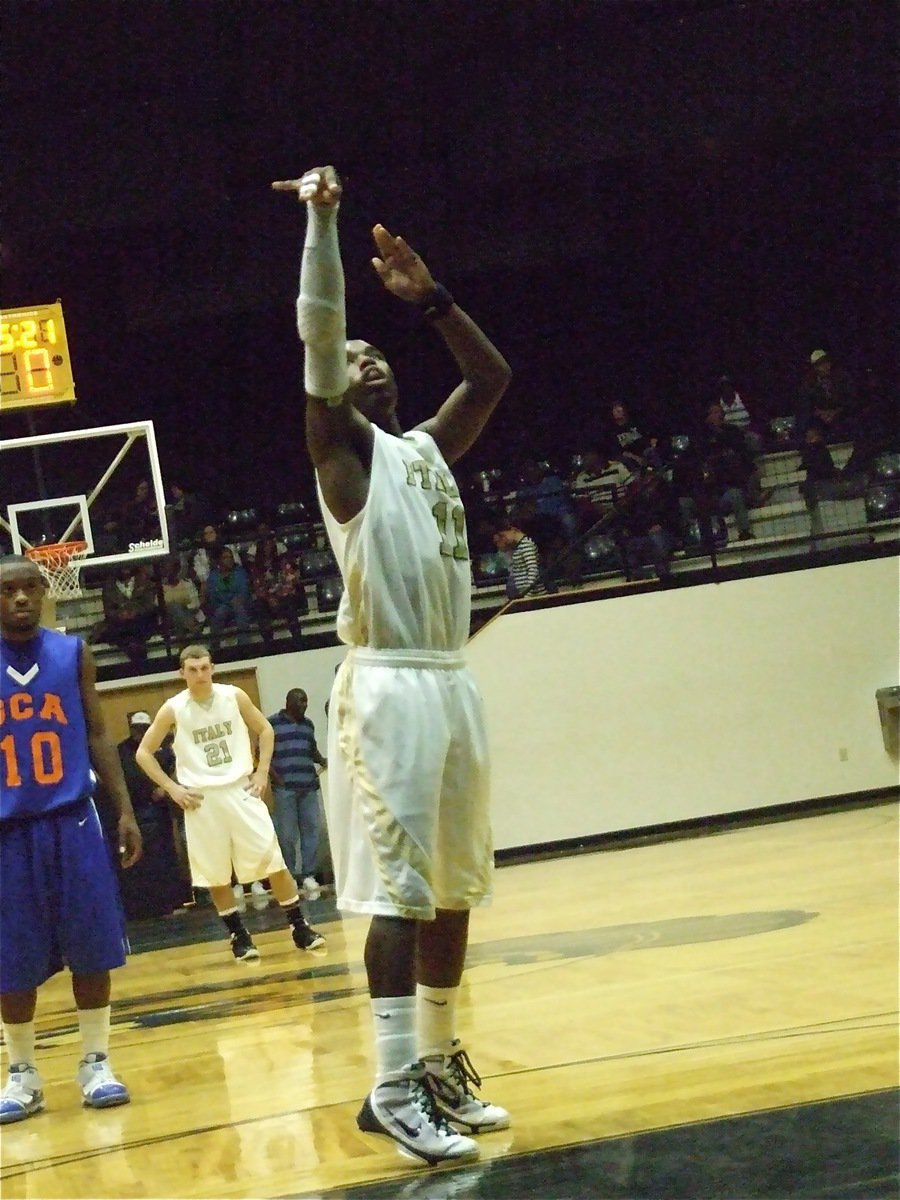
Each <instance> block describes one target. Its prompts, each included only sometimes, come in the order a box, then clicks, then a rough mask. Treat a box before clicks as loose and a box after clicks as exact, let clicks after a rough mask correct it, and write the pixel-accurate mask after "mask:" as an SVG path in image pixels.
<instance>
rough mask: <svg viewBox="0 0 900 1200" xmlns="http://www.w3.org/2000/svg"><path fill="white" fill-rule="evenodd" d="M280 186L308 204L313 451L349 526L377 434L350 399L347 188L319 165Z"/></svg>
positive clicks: (307, 366) (305, 328) (300, 317)
mask: <svg viewBox="0 0 900 1200" xmlns="http://www.w3.org/2000/svg"><path fill="white" fill-rule="evenodd" d="M272 187H273V188H274V189H275V191H281V192H294V193H296V195H297V198H298V200H299V201H300V203H301V204H304V205H305V206H306V240H305V242H304V245H303V262H302V265H301V268H300V294H299V295H298V297H297V331H298V333H299V334H300V340H301V341H302V342H303V346H304V350H305V355H304V365H303V375H304V387H305V391H306V446H307V450H308V452H309V456H310V458H311V459H312V463H313V466H314V467H315V468H316V471H317V473H318V476H319V482H320V484H321V486H322V491H323V493H324V495H325V500H326V503H327V504H328V507H329V508H330V509H331V511H332V512H333V513H334V515H335V516H336V517H337V519H338V520H339V521H347V520H349V519H350V517H352V516H353V515H354V514H355V513H357V512H358V511H359V510H360V509H361V508H362V506H363V505H364V504H365V502H366V496H367V495H368V490H369V474H368V467H369V463H370V462H371V457H372V443H373V440H374V434H373V432H372V428H371V426H370V424H369V422H368V421H367V420H366V418H365V417H364V416H363V415H362V413H360V412H359V410H358V409H357V408H356V407H355V406H354V405H353V403H352V401H351V397H350V396H349V395H348V387H349V374H348V370H347V321H346V312H345V303H344V269H343V266H342V264H341V253H340V246H339V244H338V233H337V216H338V207H339V204H340V198H341V190H342V189H341V184H340V180H339V179H338V176H337V172H336V171H335V169H334V167H316V168H315V169H313V170H311V171H307V172H306V174H305V175H303V176H301V178H300V179H283V180H279V181H277V182H275V183H273V184H272Z"/></svg>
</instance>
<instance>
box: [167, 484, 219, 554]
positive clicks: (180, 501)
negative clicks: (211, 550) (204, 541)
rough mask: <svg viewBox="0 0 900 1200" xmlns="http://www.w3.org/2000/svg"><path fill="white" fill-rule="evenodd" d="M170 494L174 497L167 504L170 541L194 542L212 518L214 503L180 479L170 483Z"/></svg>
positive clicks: (175, 543) (174, 544) (178, 542)
mask: <svg viewBox="0 0 900 1200" xmlns="http://www.w3.org/2000/svg"><path fill="white" fill-rule="evenodd" d="M169 494H170V495H171V497H172V500H171V503H169V504H167V505H166V517H167V519H168V521H169V543H170V545H173V546H182V543H188V542H189V543H191V544H193V542H194V540H195V539H196V537H197V535H198V534H199V533H200V530H201V529H202V528H203V527H204V525H207V524H209V522H210V520H211V519H212V505H211V504H210V503H209V501H208V500H207V499H206V498H205V497H204V496H201V495H200V494H199V493H197V492H194V491H192V490H191V489H190V488H189V487H187V486H186V485H185V484H184V483H183V482H181V481H179V480H173V482H172V483H171V484H170V485H169Z"/></svg>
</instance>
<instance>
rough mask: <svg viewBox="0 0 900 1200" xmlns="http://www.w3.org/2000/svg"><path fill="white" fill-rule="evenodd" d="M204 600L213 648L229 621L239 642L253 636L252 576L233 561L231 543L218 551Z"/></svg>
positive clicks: (217, 643) (219, 642)
mask: <svg viewBox="0 0 900 1200" xmlns="http://www.w3.org/2000/svg"><path fill="white" fill-rule="evenodd" d="M201 602H202V605H203V610H204V612H205V613H206V616H207V618H208V620H209V629H210V636H211V638H212V643H213V648H214V649H218V647H219V646H220V645H221V643H222V633H223V631H224V630H225V628H226V627H227V626H228V625H234V626H235V627H236V629H237V639H238V644H239V645H240V644H241V643H245V642H247V641H249V640H250V629H251V613H252V608H253V596H252V591H251V588H250V578H249V576H248V575H247V572H246V571H245V570H244V568H243V567H241V566H239V565H238V564H237V563H236V562H235V561H234V552H233V551H232V549H231V547H230V546H225V547H223V548H222V549H221V550H220V551H219V557H218V558H217V559H216V564H215V566H214V567H213V569H212V570H211V571H210V573H209V575H208V576H207V577H206V583H204V585H203V596H202V601H201Z"/></svg>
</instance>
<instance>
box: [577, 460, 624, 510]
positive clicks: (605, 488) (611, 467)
mask: <svg viewBox="0 0 900 1200" xmlns="http://www.w3.org/2000/svg"><path fill="white" fill-rule="evenodd" d="M623 474H624V475H626V476H627V478H628V479H631V472H630V471H629V470H628V468H627V467H624V466H623V465H622V463H612V462H610V460H609V458H608V457H607V455H605V454H602V453H601V452H600V451H599V450H588V451H587V453H586V454H585V455H584V458H583V460H582V464H581V470H580V471H579V472H578V473H577V475H576V476H575V477H574V479H573V480H572V483H571V488H572V499H573V501H574V504H575V510H576V512H577V513H578V516H579V517H580V518H581V523H582V525H584V526H585V527H587V526H590V525H593V524H594V523H595V522H596V521H599V520H600V518H601V517H604V516H606V514H607V513H609V512H612V508H613V505H614V504H615V501H616V499H617V487H618V486H619V485H620V484H621V483H622V476H623Z"/></svg>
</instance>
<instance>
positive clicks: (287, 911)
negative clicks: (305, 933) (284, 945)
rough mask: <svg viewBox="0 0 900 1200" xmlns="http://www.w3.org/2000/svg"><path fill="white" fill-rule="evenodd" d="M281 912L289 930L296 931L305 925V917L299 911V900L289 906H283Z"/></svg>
mask: <svg viewBox="0 0 900 1200" xmlns="http://www.w3.org/2000/svg"><path fill="white" fill-rule="evenodd" d="M283 912H284V915H285V916H286V917H287V919H288V924H289V925H290V927H291V929H297V928H298V927H299V928H300V929H302V928H303V927H304V926H305V925H306V917H304V915H303V913H302V912H301V911H300V901H299V900H296V901H295V902H294V903H293V904H289V905H288V906H287V907H284V906H283Z"/></svg>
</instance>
